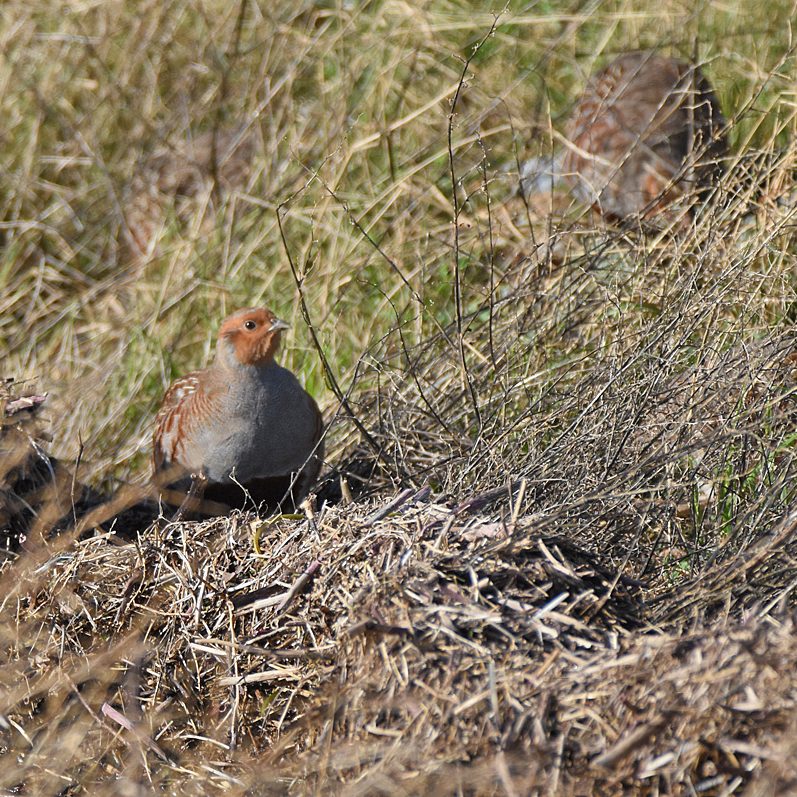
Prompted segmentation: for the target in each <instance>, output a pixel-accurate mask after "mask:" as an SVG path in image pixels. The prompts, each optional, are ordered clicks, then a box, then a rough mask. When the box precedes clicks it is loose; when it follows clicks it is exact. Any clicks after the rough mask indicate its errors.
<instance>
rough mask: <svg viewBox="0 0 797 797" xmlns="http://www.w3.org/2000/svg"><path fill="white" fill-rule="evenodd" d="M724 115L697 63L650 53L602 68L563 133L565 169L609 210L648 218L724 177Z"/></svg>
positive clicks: (617, 215)
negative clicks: (722, 162)
mask: <svg viewBox="0 0 797 797" xmlns="http://www.w3.org/2000/svg"><path fill="white" fill-rule="evenodd" d="M724 129H725V120H724V118H723V116H722V113H721V112H720V108H719V104H718V102H717V98H716V97H715V96H714V92H713V91H712V89H711V86H710V85H709V83H708V81H707V80H706V79H705V77H704V76H703V75H702V74H701V72H700V70H699V69H698V68H697V67H693V66H690V65H689V64H687V63H685V62H683V61H679V60H677V59H675V58H668V57H665V56H662V55H658V54H656V53H651V52H633V53H627V54H625V55H621V56H620V57H619V58H616V59H615V60H614V61H612V62H611V63H610V64H609V65H608V66H606V67H604V68H603V69H602V70H600V71H599V72H597V73H596V74H595V75H594V76H593V77H592V79H591V80H590V81H589V84H588V85H587V88H586V90H585V91H584V94H583V96H582V97H581V99H580V100H579V101H578V103H577V104H576V107H575V109H574V111H573V114H572V116H571V117H570V120H569V123H568V125H567V128H566V130H565V135H566V137H567V139H568V142H569V143H568V150H567V152H566V153H565V154H564V158H563V161H562V169H563V172H564V176H565V179H566V180H567V181H568V182H569V183H570V185H571V186H572V187H573V189H574V190H575V192H576V193H577V194H578V195H579V197H580V198H581V199H583V200H584V201H586V202H587V203H589V204H590V205H592V206H593V207H594V208H595V209H596V210H598V211H599V212H600V213H602V214H603V215H605V216H607V217H610V218H614V219H625V218H627V217H629V216H632V215H635V214H639V215H640V216H644V217H649V216H653V215H655V214H657V213H660V212H662V211H664V210H666V209H667V208H668V206H670V204H671V203H672V202H674V201H675V200H676V199H678V198H680V197H684V196H687V195H690V194H692V193H693V192H700V191H701V190H703V191H704V190H705V189H706V188H708V187H709V186H711V184H712V183H713V182H715V181H716V180H717V179H718V177H719V176H720V175H721V174H722V166H721V159H722V157H723V156H724V155H725V153H726V142H725V133H724Z"/></svg>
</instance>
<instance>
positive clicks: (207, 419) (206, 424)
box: [153, 308, 324, 514]
mask: <svg viewBox="0 0 797 797" xmlns="http://www.w3.org/2000/svg"><path fill="white" fill-rule="evenodd" d="M287 327H288V324H286V323H285V322H284V321H281V320H280V319H278V318H277V317H276V316H275V315H274V313H272V312H271V311H270V310H267V309H265V308H247V309H245V310H239V311H238V312H237V313H233V314H232V315H231V316H229V317H228V318H226V319H225V320H224V322H223V323H222V325H221V329H220V330H219V336H218V344H217V346H216V356H215V359H214V361H213V363H212V364H211V365H210V366H209V367H208V368H205V369H204V370H201V371H195V372H193V373H190V374H188V375H187V376H184V377H182V378H181V379H178V380H176V381H175V382H174V384H172V386H171V387H170V388H169V390H168V391H167V392H166V395H165V396H164V399H163V405H162V407H161V409H160V411H159V412H158V415H157V417H156V419H155V432H154V436H153V479H154V482H155V484H156V486H157V487H158V488H159V489H160V490H161V491H162V493H163V495H164V497H165V499H166V501H167V503H172V504H176V503H177V501H176V500H174V497H175V495H176V496H177V497H178V498H180V497H182V498H184V500H183V506H181V510H182V509H183V508H185V506H186V501H189V502H191V501H193V502H194V503H198V502H200V500H201V503H200V504H199V505H200V508H201V511H202V513H203V514H218V513H219V512H221V511H223V510H224V509H226V508H227V507H232V508H243V507H244V506H246V505H248V502H249V500H250V499H251V501H253V502H254V503H255V504H256V505H258V506H260V508H261V509H265V510H268V511H272V510H275V509H281V510H284V509H286V508H292V507H295V506H298V504H299V503H301V501H302V500H303V499H304V498H305V497H306V496H307V494H308V492H309V491H310V489H311V488H312V486H313V484H314V483H315V481H316V479H317V478H318V473H319V470H320V468H321V462H322V459H323V455H324V444H323V422H322V418H321V413H320V412H319V410H318V407H317V405H316V403H315V401H314V400H313V399H312V397H311V396H310V395H309V394H308V393H307V392H306V391H305V390H304V388H303V387H302V386H301V385H300V384H299V381H298V380H297V378H296V377H295V376H294V374H292V373H291V372H290V371H288V370H287V369H285V368H283V367H282V366H280V365H278V364H277V362H276V361H275V360H274V355H275V354H276V352H277V349H278V347H279V344H280V336H281V334H282V331H283V330H284V329H286V328H287ZM189 478H190V481H191V484H190V490H188V492H186V490H187V489H188V487H189ZM191 508H192V509H193V508H194V507H191Z"/></svg>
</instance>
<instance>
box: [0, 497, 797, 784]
mask: <svg viewBox="0 0 797 797" xmlns="http://www.w3.org/2000/svg"><path fill="white" fill-rule="evenodd" d="M519 498H520V496H518V495H517V494H515V495H512V494H510V492H509V491H508V490H507V491H505V492H504V494H503V495H500V494H496V493H494V494H491V495H489V496H485V497H481V499H480V500H479V501H477V502H471V503H466V504H463V505H460V506H455V507H452V506H449V505H445V504H440V503H437V502H435V500H434V496H431V495H430V493H429V490H428V489H425V490H421V491H417V492H416V491H412V490H407V491H404V492H403V493H402V494H400V495H399V496H398V498H397V499H394V500H393V501H392V502H385V501H384V500H382V501H375V502H368V503H362V504H350V505H338V506H337V507H331V508H325V509H323V510H322V511H320V512H319V513H318V515H317V516H315V517H310V518H307V519H305V520H293V519H289V518H285V519H276V520H272V521H266V522H265V523H264V522H263V521H260V520H255V519H253V518H252V517H248V516H241V515H237V514H236V515H232V516H231V517H230V518H224V519H218V520H215V521H209V522H206V523H203V524H200V523H183V524H179V525H178V524H171V525H167V526H165V527H163V528H162V529H159V528H157V527H156V526H153V527H151V528H150V529H148V530H146V531H144V532H143V533H142V534H141V535H140V536H139V537H138V538H137V539H136V540H135V541H133V542H123V541H121V540H118V539H116V538H115V537H114V536H113V535H112V534H110V535H109V534H102V535H98V536H94V537H90V538H86V539H83V540H77V541H74V542H73V543H72V544H70V545H68V546H67V545H58V546H57V548H56V549H53V548H51V549H50V550H47V549H45V548H44V547H40V548H32V549H30V550H28V551H26V552H21V551H20V552H18V553H17V554H16V555H15V556H14V557H13V559H9V560H8V561H7V562H6V563H5V565H4V566H3V572H2V588H1V589H2V594H3V596H4V598H3V604H2V607H3V608H2V611H3V615H4V616H6V617H8V616H10V615H12V614H13V615H14V616H15V617H16V625H15V626H10V625H7V624H4V625H3V635H4V640H3V642H4V644H3V648H4V650H6V651H7V652H6V654H5V655H4V660H3V663H2V671H0V672H2V683H3V688H2V709H1V710H0V718H1V719H2V726H3V730H2V737H0V738H2V755H0V758H2V760H3V762H4V763H3V766H2V768H1V770H2V773H3V774H2V776H1V777H2V788H3V789H5V790H6V792H7V793H16V792H17V791H19V790H23V791H24V792H26V793H37V794H47V793H62V794H67V793H77V792H78V791H80V790H89V791H91V793H93V794H119V793H133V792H134V791H135V787H134V784H136V783H140V784H148V787H149V788H154V789H164V788H168V789H169V790H171V791H176V790H179V791H180V792H181V793H208V792H215V791H220V792H224V793H240V794H243V793H251V794H267V793H268V794H271V793H274V794H277V793H284V792H286V791H289V792H296V793H310V792H313V793H316V792H327V791H341V790H342V791H343V793H347V794H379V793H383V794H399V793H426V792H428V791H430V790H432V789H433V788H436V789H443V790H444V791H445V792H446V793H458V792H457V790H458V789H459V791H460V792H461V793H469V794H485V793H507V794H524V793H536V794H554V793H563V794H585V793H596V792H598V791H600V790H604V791H606V790H608V791H615V790H616V789H619V788H621V787H622V786H623V785H625V786H627V787H630V786H631V785H632V784H637V786H638V787H640V788H642V789H645V790H648V791H649V792H650V793H673V792H675V791H678V790H688V789H689V788H692V789H694V790H696V791H697V792H699V793H708V794H717V793H735V792H737V791H738V790H739V789H740V788H741V787H742V786H744V785H746V784H748V783H753V784H756V788H758V789H759V791H758V792H757V793H772V792H767V791H766V788H769V786H765V785H763V784H774V783H780V784H784V783H787V782H791V780H790V779H792V778H793V777H794V775H795V773H794V772H793V765H792V763H791V747H792V744H791V741H790V739H791V734H792V731H793V728H794V709H795V699H796V698H797V695H795V691H794V684H793V681H792V680H791V679H790V678H787V677H783V674H785V673H788V672H791V671H792V670H793V669H794V667H795V666H797V661H795V652H794V646H793V634H794V627H793V620H792V618H791V616H790V615H789V614H788V613H785V614H784V612H783V609H784V604H785V602H787V601H788V595H789V593H790V591H791V589H792V588H793V585H794V583H797V581H795V577H796V576H797V571H795V568H794V566H793V562H794V558H793V557H794V548H795V545H797V535H796V534H795V531H797V519H796V518H794V517H792V516H790V517H789V518H787V519H785V520H784V521H783V523H782V524H781V526H780V527H779V529H777V530H776V531H775V532H773V534H772V535H771V536H770V537H767V538H765V539H763V540H762V541H760V542H759V543H758V545H757V547H756V548H755V550H753V551H748V552H747V554H745V555H743V556H739V557H738V558H737V559H736V560H735V561H734V562H733V563H732V564H731V565H730V566H728V565H727V564H724V563H716V564H715V565H714V566H711V567H708V568H707V569H706V571H705V572H704V573H703V575H702V576H701V577H700V578H698V579H695V580H693V581H691V582H690V581H686V582H682V583H681V584H679V585H678V586H677V587H676V588H675V589H674V590H672V591H671V592H670V593H669V594H667V595H660V596H659V597H658V598H657V599H656V600H646V596H647V595H648V594H649V589H648V587H649V585H646V584H642V583H640V582H637V581H634V580H633V579H630V578H628V577H627V576H624V575H623V574H622V573H621V572H620V571H618V570H616V569H613V568H612V567H611V565H610V564H609V563H608V559H609V557H608V556H601V555H600V554H597V553H595V552H588V551H586V550H584V549H582V548H580V547H578V546H577V545H576V544H575V543H574V542H573V541H572V540H568V539H566V538H563V537H553V536H550V535H547V534H545V533H540V523H539V522H538V521H537V520H535V519H534V518H533V517H532V518H529V517H522V516H520V515H519V514H518V508H519V506H520V504H519ZM487 502H489V503H487ZM485 504H487V505H485ZM474 507H476V508H477V511H474ZM61 542H62V543H63V542H64V540H61ZM256 550H257V551H258V552H255V551H256ZM789 552H791V553H789ZM759 582H760V583H761V585H762V587H763V588H764V589H765V590H766V595H767V600H766V602H765V603H763V602H760V603H758V604H757V605H756V603H755V601H754V598H755V595H752V596H751V595H750V594H749V593H750V592H751V591H753V592H755V585H756V583H759ZM740 594H742V595H744V600H740V599H739V596H740ZM763 594H764V593H763V591H761V592H759V595H763ZM675 607H678V611H674V608H675ZM717 607H724V610H722V608H721V609H720V611H719V615H720V616H719V617H717ZM707 608H710V609H711V616H712V618H713V621H712V622H711V624H706V623H705V622H702V621H701V620H700V619H699V618H700V616H701V613H702V611H703V610H704V609H707ZM661 620H665V623H664V624H663V625H662V624H661V622H660V621H661ZM12 632H13V633H12ZM761 789H764V791H761ZM723 790H725V791H723Z"/></svg>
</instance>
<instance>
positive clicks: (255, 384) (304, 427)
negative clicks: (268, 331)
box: [205, 363, 316, 483]
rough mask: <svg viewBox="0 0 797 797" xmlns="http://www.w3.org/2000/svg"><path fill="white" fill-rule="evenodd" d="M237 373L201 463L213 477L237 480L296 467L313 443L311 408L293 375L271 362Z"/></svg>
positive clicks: (306, 456) (279, 472)
mask: <svg viewBox="0 0 797 797" xmlns="http://www.w3.org/2000/svg"><path fill="white" fill-rule="evenodd" d="M244 371H245V372H244V373H243V374H240V377H239V374H236V377H239V378H236V379H235V380H234V381H233V383H231V385H230V399H231V402H230V406H231V412H230V414H229V417H228V420H227V423H225V424H224V428H223V429H219V430H218V439H217V440H216V441H215V445H213V446H210V447H209V449H211V450H212V451H213V454H211V455H209V456H208V458H207V461H206V463H205V468H206V472H207V475H208V477H209V478H210V479H212V480H213V481H228V480H229V479H230V477H231V475H232V476H233V477H234V478H235V479H236V480H237V481H240V482H242V483H245V482H247V481H249V480H250V479H254V478H261V477H267V476H283V475H286V474H288V473H292V472H295V471H298V470H299V469H300V468H301V467H302V466H303V465H304V464H305V462H306V461H307V459H308V457H309V456H310V455H311V453H312V451H313V446H314V445H315V439H314V437H315V430H316V418H315V408H314V406H313V404H312V402H311V400H310V397H309V396H308V394H307V393H306V392H305V390H304V388H303V387H302V386H301V385H300V384H299V381H298V380H297V379H296V377H295V376H294V375H293V374H292V373H291V372H290V371H288V370H286V369H285V368H282V367H281V366H279V365H277V364H276V363H271V364H270V365H268V366H266V367H263V368H256V367H251V368H247V369H244Z"/></svg>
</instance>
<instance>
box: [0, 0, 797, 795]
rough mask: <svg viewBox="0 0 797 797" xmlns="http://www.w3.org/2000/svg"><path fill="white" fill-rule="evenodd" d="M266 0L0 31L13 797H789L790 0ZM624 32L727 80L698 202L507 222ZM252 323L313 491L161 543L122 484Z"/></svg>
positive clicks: (3, 435) (9, 13)
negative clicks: (184, 396)
mask: <svg viewBox="0 0 797 797" xmlns="http://www.w3.org/2000/svg"><path fill="white" fill-rule="evenodd" d="M273 5H274V4H265V3H258V2H254V1H253V0H242V2H239V3H235V4H229V3H222V2H210V0H207V1H206V2H186V1H185V0H169V1H168V2H154V1H153V2H142V3H125V2H113V3H101V4H97V3H91V2H78V3H73V2H70V3H66V2H64V3H58V2H56V0H34V1H33V2H30V0H29V1H28V2H26V3H22V2H17V1H16V0H8V2H6V3H5V4H4V5H3V7H2V10H0V20H2V22H1V23H0V43H1V44H2V46H0V52H2V55H1V56H0V86H1V87H2V90H1V91H0V108H2V110H3V116H4V124H3V129H2V131H0V141H2V145H3V149H2V151H3V156H2V162H0V166H1V167H2V177H3V179H2V181H0V208H2V221H0V236H2V244H3V246H2V250H0V285H2V291H0V351H2V353H3V374H2V375H4V376H5V375H7V376H14V377H16V378H17V379H18V380H32V381H30V382H27V383H26V384H22V385H20V384H15V385H10V386H7V389H5V390H4V392H3V393H0V405H2V407H3V412H4V413H5V416H4V421H3V425H2V427H0V453H1V454H2V459H0V488H2V498H3V502H2V507H0V508H2V510H3V514H2V515H0V517H1V518H2V521H3V539H4V549H5V551H4V560H3V562H2V564H0V582H2V583H1V584H0V595H2V596H3V597H2V600H1V601H0V607H2V609H1V610H0V612H1V613H0V634H2V638H3V650H4V651H5V653H4V654H3V656H2V657H0V684H2V686H0V761H2V762H3V763H2V766H0V789H3V790H5V792H4V793H9V794H13V793H27V794H54V795H55V794H69V795H72V794H80V793H88V794H97V795H103V794H142V793H149V792H153V791H160V790H163V791H170V792H174V793H185V794H191V793H197V794H200V793H201V794H205V793H215V792H223V793H229V794H282V793H286V792H287V793H297V794H316V793H342V794H389V795H398V794H423V793H429V792H440V793H446V794H449V793H450V794H474V795H481V794H508V795H520V794H541V795H542V794H591V793H605V794H615V793H640V794H657V793H660V794H694V793H700V794H717V795H719V794H742V793H744V794H771V793H784V794H785V793H789V792H790V791H791V790H793V789H794V782H795V777H797V776H796V775H795V772H794V766H793V763H792V759H793V755H792V753H793V742H792V741H791V740H792V737H793V731H794V728H795V723H796V722H797V714H795V703H794V701H795V681H794V678H793V677H792V675H791V673H792V672H793V671H794V669H795V662H794V661H793V659H794V653H793V648H794V645H793V636H794V628H793V619H792V604H793V597H792V595H793V592H794V585H795V584H797V569H796V568H795V565H794V562H795V558H794V557H795V554H797V551H796V550H795V546H797V540H796V539H795V528H797V527H796V526H795V522H796V521H795V515H794V505H795V503H794V502H795V494H794V487H793V483H794V476H795V457H794V441H795V434H794V417H795V413H794V409H795V408H794V393H795V387H797V382H795V378H794V361H793V349H794V345H793V332H792V325H793V318H794V299H795V274H794V259H795V241H794V218H795V212H797V211H796V210H795V197H796V195H795V186H794V173H795V167H796V166H797V163H796V162H795V161H796V159H797V149H796V148H795V143H794V129H795V113H794V101H793V100H794V97H793V87H794V85H795V78H796V77H797V73H796V72H795V65H794V59H793V57H792V53H791V51H790V50H789V49H788V48H789V46H790V45H789V42H790V32H789V25H788V23H789V20H790V19H791V18H792V17H793V9H792V7H791V6H790V5H789V4H786V3H782V4H768V5H767V7H766V8H763V5H762V4H754V3H752V2H749V3H748V2H744V3H739V4H738V5H737V6H728V5H727V4H722V5H718V4H712V3H703V4H699V5H698V6H697V7H695V4H694V3H688V4H687V3H684V4H680V3H678V2H675V0H667V2H666V3H665V4H663V5H661V7H660V9H659V11H658V12H653V11H652V10H651V8H650V5H649V4H639V3H632V2H625V1H624V0H618V1H617V2H597V3H594V4H592V5H591V6H590V7H589V9H588V10H585V8H584V4H583V3H575V2H574V3H571V4H558V5H557V6H556V7H555V8H548V7H547V6H546V7H543V6H538V5H528V6H523V5H521V4H511V5H510V7H509V8H507V9H506V11H505V12H504V13H503V14H502V15H501V16H500V18H499V19H498V20H497V22H496V20H495V19H494V18H493V16H492V15H490V14H486V13H483V12H482V11H481V10H477V11H474V10H473V9H472V8H471V7H469V6H468V5H466V4H464V3H455V2H449V3H437V2H435V3H428V4H406V3H401V2H384V3H366V4H349V3H319V4H312V3H304V4H299V5H296V4H293V5H289V4H276V7H272V6H273ZM493 25H494V28H493V27H492V26H493ZM641 46H661V47H663V49H664V50H665V51H666V52H673V53H677V54H680V55H686V56H690V55H697V57H698V58H699V59H700V60H701V61H702V62H704V63H705V72H706V74H707V75H708V76H709V78H710V79H711V81H712V83H713V84H714V85H715V87H716V89H717V93H718V95H719V97H720V102H721V104H722V106H723V111H724V112H725V113H726V115H727V116H728V117H729V118H730V119H732V128H731V141H732V150H733V152H734V155H733V157H732V159H731V162H730V163H729V164H728V169H727V173H726V176H725V178H724V180H723V182H722V184H721V186H720V187H719V188H718V190H717V192H716V195H715V196H714V197H713V198H712V199H711V201H710V202H709V203H708V205H707V206H706V207H704V208H701V210H700V212H699V213H698V214H697V216H696V218H695V220H694V222H693V223H690V224H688V225H685V226H683V227H682V228H680V229H677V230H676V229H671V230H663V229H660V228H654V227H645V228H640V227H639V226H634V225H627V226H626V227H623V228H618V227H612V226H610V225H607V224H606V223H604V222H602V221H600V220H598V219H596V218H594V217H593V216H591V215H590V214H589V213H588V212H586V211H585V209H584V208H581V207H578V206H577V204H576V203H574V202H573V200H572V199H571V198H570V197H568V196H566V195H563V194H559V193H556V194H553V195H544V196H540V195H537V196H533V197H531V198H529V201H528V203H527V202H525V201H524V200H523V199H522V198H521V197H520V196H518V194H517V191H516V187H517V184H518V165H519V164H520V163H521V162H522V161H524V160H525V159H527V158H529V157H538V156H545V155H547V154H549V153H550V152H551V151H552V149H553V148H555V147H556V146H557V136H558V135H559V134H558V133H557V131H559V130H561V128H562V120H563V118H564V114H566V112H567V109H568V108H569V106H570V105H571V104H572V102H573V100H574V98H575V96H576V93H577V92H578V91H579V90H580V88H581V87H582V86H583V84H584V81H585V78H586V75H587V74H588V73H589V72H590V71H591V70H592V69H593V67H594V66H596V65H597V64H600V63H602V62H604V61H605V60H606V59H607V58H608V57H609V56H610V55H611V54H613V53H617V52H622V51H624V50H627V49H631V48H638V47H641ZM465 59H469V60H467V64H466V63H465ZM463 77H464V80H463ZM452 185H453V186H454V188H453V189H452ZM551 211H552V212H551ZM257 303H268V304H269V305H270V306H272V307H273V308H274V309H275V310H276V311H278V312H279V314H280V315H281V316H284V317H287V318H290V319H292V320H293V321H294V331H293V333H292V334H291V336H290V338H289V340H288V341H287V345H286V350H285V352H284V353H283V355H282V359H283V362H285V364H287V365H289V366H290V367H292V368H293V369H294V370H296V371H297V373H299V374H300V376H301V378H302V379H303V380H304V381H305V383H306V384H307V385H308V386H309V389H310V390H311V392H313V393H314V394H315V395H317V396H318V398H319V399H320V401H321V403H322V404H323V405H325V407H326V414H327V417H328V418H329V419H330V420H331V421H332V423H331V424H330V428H329V432H328V438H329V439H328V443H327V460H328V462H327V464H328V468H329V471H330V473H331V475H330V476H329V477H328V478H327V480H326V481H325V482H324V483H323V484H322V485H320V486H319V498H318V502H317V508H316V514H315V515H314V516H313V517H311V518H308V519H305V520H295V519H287V518H283V519H279V520H277V521H276V522H273V523H269V522H265V523H264V522H263V521H260V520H256V519H254V518H252V517H248V516H238V515H233V516H232V517H230V518H226V519H220V520H216V521H212V522H208V523H205V524H195V523H183V524H177V525H175V524H171V525H165V526H161V527H160V528H159V527H158V526H157V525H153V524H152V523H151V522H150V521H151V520H152V516H153V509H152V507H148V506H146V505H143V504H139V505H138V506H134V507H133V509H129V507H130V505H132V504H136V502H137V501H139V499H140V498H141V491H140V490H138V489H135V488H128V489H126V490H122V491H117V489H116V488H117V487H118V480H119V479H123V480H125V481H127V482H131V483H133V484H138V485H141V484H143V483H144V481H145V476H146V473H145V471H146V456H147V436H148V434H149V424H150V422H151V418H152V415H153V411H154V408H155V406H156V404H157V402H158V401H159V399H160V397H161V395H162V392H163V390H164V388H165V386H166V384H167V383H168V381H169V380H170V379H171V378H172V377H173V376H174V375H176V374H178V373H183V372H184V371H186V370H188V369H189V368H191V367H195V366H198V365H201V364H203V363H204V362H206V360H207V358H208V356H209V353H210V350H211V348H212V343H213V337H214V334H215V330H216V325H217V323H218V320H219V319H220V318H221V317H222V316H223V315H224V314H225V313H226V312H227V311H228V310H229V309H232V308H234V307H238V306H242V305H250V304H257ZM35 389H38V390H39V391H40V392H43V391H47V392H48V393H49V395H48V397H47V400H46V402H44V404H43V405H42V406H41V407H39V409H38V410H35V411H34V412H33V414H34V415H36V416H37V417H35V418H29V417H28V415H30V413H31V411H30V410H26V409H24V408H22V407H21V406H20V405H19V404H13V401H14V400H15V399H16V398H18V397H19V396H24V395H27V394H29V393H31V392H33V391H34V390H35ZM9 401H11V402H12V403H8V402H9ZM51 455H52V456H51ZM341 478H342V479H343V480H344V481H345V482H347V485H348V488H349V490H350V491H351V492H353V493H354V495H355V500H354V502H353V503H347V502H346V500H343V501H341V500H340V499H341V497H342V496H341V492H342V493H343V495H344V496H345V493H346V492H347V490H345V489H344V490H343V491H341V488H340V479H341ZM111 492H115V497H114V498H113V499H112V500H111V502H110V504H107V503H106V501H105V499H106V498H107V497H108V495H109V494H110V493H111ZM396 496H398V497H399V498H398V500H394V499H396ZM325 502H326V503H325ZM120 512H121V514H120ZM114 516H115V517H116V521H115V525H114V521H113V519H112V518H113V517H114ZM255 530H258V533H257V534H256V535H255V536H256V537H257V539H256V541H253V534H254V532H255Z"/></svg>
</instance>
